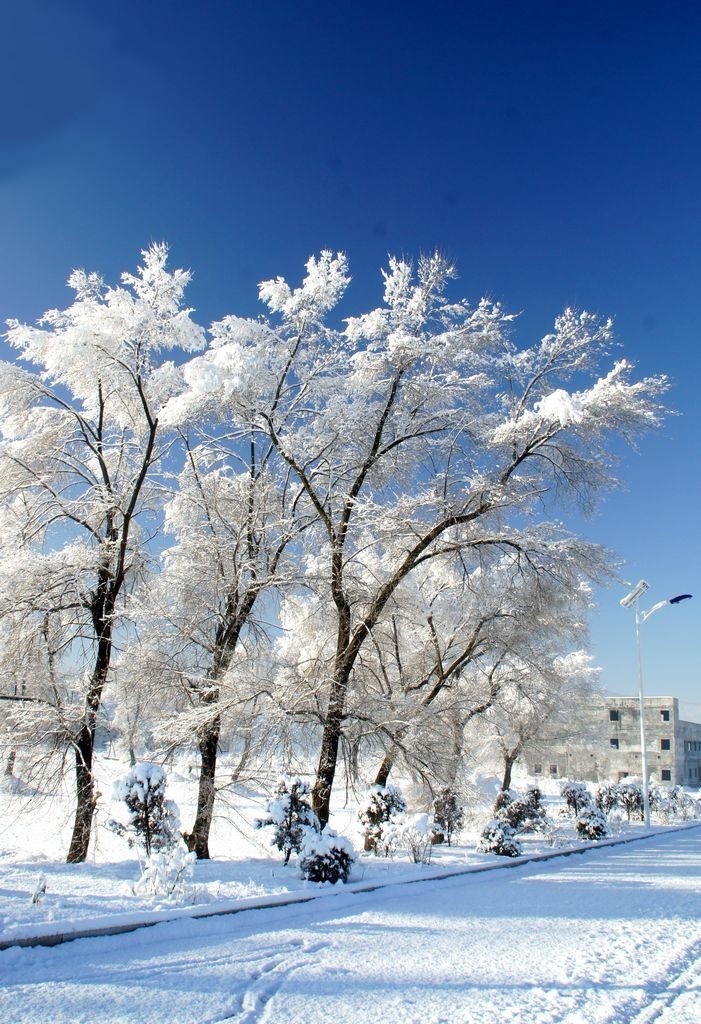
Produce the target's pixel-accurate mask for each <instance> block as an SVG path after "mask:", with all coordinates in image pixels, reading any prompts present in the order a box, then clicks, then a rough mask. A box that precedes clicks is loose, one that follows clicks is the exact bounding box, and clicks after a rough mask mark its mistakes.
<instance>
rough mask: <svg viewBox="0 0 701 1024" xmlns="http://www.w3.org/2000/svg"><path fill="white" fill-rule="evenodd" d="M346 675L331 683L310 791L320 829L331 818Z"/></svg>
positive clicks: (346, 686) (340, 674)
mask: <svg viewBox="0 0 701 1024" xmlns="http://www.w3.org/2000/svg"><path fill="white" fill-rule="evenodd" d="M348 676H349V672H343V673H339V674H338V675H337V677H336V679H334V682H333V686H332V689H331V696H330V698H329V707H328V711H327V713H326V721H325V722H324V732H323V735H322V738H321V752H320V754H319V765H318V767H317V770H316V781H315V783H314V787H313V789H312V806H313V809H314V813H315V814H316V816H317V818H318V819H319V823H320V825H321V827H322V828H324V826H325V825H327V824H328V821H329V817H330V814H331V789H332V787H333V780H334V777H335V775H336V762H337V760H338V748H339V745H340V742H341V724H342V722H343V710H344V706H345V698H346V690H347V688H348Z"/></svg>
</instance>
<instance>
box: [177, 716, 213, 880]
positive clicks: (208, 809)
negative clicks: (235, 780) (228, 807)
mask: <svg viewBox="0 0 701 1024" xmlns="http://www.w3.org/2000/svg"><path fill="white" fill-rule="evenodd" d="M220 733H221V719H220V717H219V715H217V716H216V718H214V720H213V721H212V722H210V723H209V724H208V725H206V726H204V728H203V730H202V735H201V737H200V742H199V747H200V781H199V788H198V791H197V813H196V814H195V824H194V825H193V826H192V832H190V833H188V834H187V836H186V837H185V842H186V843H187V845H188V848H189V849H190V850H194V851H195V854H196V855H197V859H198V860H209V856H210V855H209V833H210V829H211V827H212V814H213V811H214V792H215V790H214V781H215V777H216V773H217V750H218V747H219V736H220Z"/></svg>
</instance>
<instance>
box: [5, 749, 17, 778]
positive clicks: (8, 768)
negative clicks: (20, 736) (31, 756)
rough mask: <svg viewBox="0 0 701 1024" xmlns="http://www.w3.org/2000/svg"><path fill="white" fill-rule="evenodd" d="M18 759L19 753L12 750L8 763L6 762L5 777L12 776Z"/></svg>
mask: <svg viewBox="0 0 701 1024" xmlns="http://www.w3.org/2000/svg"><path fill="white" fill-rule="evenodd" d="M16 758H17V751H16V750H11V751H10V753H9V754H8V755H7V761H6V762H5V775H8V776H9V775H12V773H13V772H14V770H15V760H16Z"/></svg>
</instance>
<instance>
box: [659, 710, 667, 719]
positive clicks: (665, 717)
mask: <svg viewBox="0 0 701 1024" xmlns="http://www.w3.org/2000/svg"><path fill="white" fill-rule="evenodd" d="M660 718H661V719H662V721H663V722H668V721H669V711H667V710H666V709H665V710H663V711H660Z"/></svg>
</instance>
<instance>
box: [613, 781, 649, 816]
mask: <svg viewBox="0 0 701 1024" xmlns="http://www.w3.org/2000/svg"><path fill="white" fill-rule="evenodd" d="M617 789H618V802H619V804H620V806H621V807H622V808H623V810H624V811H625V812H626V815H627V817H628V821H630V819H631V817H633V815H637V816H638V817H639V818H640V820H641V821H643V819H644V817H645V802H644V799H643V787H642V784H641V783H639V782H633V781H632V780H631V781H625V782H619V783H618V787H617Z"/></svg>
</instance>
